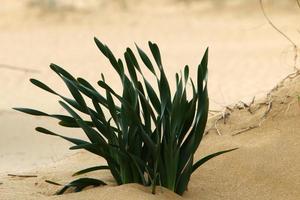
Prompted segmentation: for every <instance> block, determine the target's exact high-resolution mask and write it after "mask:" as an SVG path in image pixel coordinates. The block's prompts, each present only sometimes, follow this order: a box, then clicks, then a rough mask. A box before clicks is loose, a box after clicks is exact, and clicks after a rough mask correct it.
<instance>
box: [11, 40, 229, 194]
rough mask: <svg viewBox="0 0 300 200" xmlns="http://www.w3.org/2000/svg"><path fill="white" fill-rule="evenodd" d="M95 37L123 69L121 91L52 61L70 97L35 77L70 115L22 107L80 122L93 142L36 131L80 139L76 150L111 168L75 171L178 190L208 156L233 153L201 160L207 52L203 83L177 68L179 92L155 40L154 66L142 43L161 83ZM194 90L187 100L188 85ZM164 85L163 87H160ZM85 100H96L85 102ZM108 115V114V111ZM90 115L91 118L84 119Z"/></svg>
mask: <svg viewBox="0 0 300 200" xmlns="http://www.w3.org/2000/svg"><path fill="white" fill-rule="evenodd" d="M95 43H96V45H97V46H98V48H99V50H100V51H101V53H102V54H103V55H104V56H105V57H106V58H107V59H108V60H109V62H110V64H111V65H112V67H113V68H114V69H115V71H116V72H117V74H118V76H119V78H120V80H121V82H122V87H123V91H122V93H121V94H118V93H117V92H115V90H113V89H112V88H111V87H110V86H109V85H108V84H107V83H106V81H105V78H104V76H103V74H102V80H100V81H99V82H98V86H100V88H102V89H104V91H105V92H103V93H104V94H101V93H100V92H98V91H97V90H96V88H94V87H93V86H92V85H91V84H90V83H89V82H87V81H86V80H85V79H83V78H75V77H73V76H72V75H71V74H70V73H68V72H67V71H65V70H64V69H63V68H61V67H59V66H57V65H55V64H51V65H50V68H51V69H52V70H53V71H54V72H55V73H56V74H57V75H58V76H59V77H60V78H61V79H62V80H63V82H64V83H65V84H66V86H67V87H68V89H69V91H70V93H71V95H72V98H69V97H65V96H63V95H62V94H59V93H57V92H56V91H54V90H53V89H51V88H50V87H48V86H47V85H46V84H44V83H42V82H41V81H39V80H36V79H31V80H30V81H31V83H33V84H34V85H36V86H37V87H39V88H41V89H43V90H45V91H47V92H49V93H51V94H54V95H57V96H58V97H60V98H61V99H62V101H59V104H60V105H61V106H62V107H63V108H64V109H65V110H66V111H67V112H68V113H69V115H61V114H48V113H45V112H41V111H38V110H34V109H29V108H15V109H16V110H18V111H21V112H24V113H27V114H31V115H38V116H47V117H52V118H56V119H58V120H59V124H60V125H61V126H65V127H71V128H81V129H82V130H83V132H84V133H85V134H86V136H87V137H88V139H89V141H84V140H80V139H77V138H72V137H67V136H63V135H61V134H57V133H54V132H52V131H50V130H48V129H45V128H41V127H37V128H36V130H37V131H38V132H41V133H44V134H48V135H53V136H58V137H61V138H63V139H65V140H68V141H70V142H71V143H73V144H74V146H72V147H71V148H70V149H72V150H74V149H85V150H87V151H89V152H91V153H94V154H97V155H99V156H101V157H103V158H104V159H105V160H106V161H107V165H105V166H92V167H90V168H87V169H84V170H81V171H79V172H77V173H75V175H79V174H84V173H88V172H91V171H95V170H110V172H111V174H112V176H113V177H114V179H115V181H116V182H117V184H119V185H121V184H126V183H139V184H143V185H145V186H152V192H153V193H155V187H156V186H157V185H161V186H163V187H166V188H168V189H170V190H172V191H174V192H176V193H178V194H180V195H181V194H183V193H184V192H185V191H186V189H187V185H188V182H189V180H190V177H191V175H192V173H193V172H194V171H195V170H196V169H197V168H198V167H199V166H201V165H202V164H203V163H205V162H206V161H208V160H209V159H211V158H213V157H215V156H218V155H220V154H223V153H225V152H229V151H232V150H233V149H230V150H226V151H220V152H217V153H214V154H211V155H209V156H206V157H204V158H202V159H200V160H198V161H195V160H194V154H195V152H196V150H197V148H198V146H199V144H200V142H201V140H202V137H203V133H204V129H205V126H206V122H207V116H208V102H209V101H208V93H207V61H208V50H206V52H205V54H204V56H203V58H202V61H201V63H200V64H199V66H198V72H197V83H196V85H195V84H194V83H193V81H192V79H191V78H190V76H189V67H188V66H185V68H184V72H183V74H176V91H175V93H174V95H171V89H170V85H169V82H168V80H167V77H166V74H165V71H164V69H163V65H162V60H161V55H160V51H159V48H158V46H157V45H156V44H154V43H152V42H149V43H148V44H149V48H150V51H151V54H152V56H153V58H154V61H155V63H156V66H155V65H154V64H153V62H151V60H150V58H149V57H148V56H147V55H146V53H145V52H144V51H143V50H142V49H140V48H139V47H138V46H136V48H137V52H138V55H139V57H140V58H141V61H142V62H143V64H144V65H145V66H146V68H147V69H148V70H150V72H151V74H152V75H153V77H154V78H155V80H156V83H157V87H153V85H152V84H150V82H149V81H148V80H149V79H148V80H147V79H146V77H145V76H144V74H143V72H142V67H141V65H140V63H139V62H138V59H137V58H136V56H135V55H134V53H133V51H132V50H131V49H130V48H127V49H126V51H125V53H124V59H125V63H123V61H122V60H121V59H117V58H115V56H114V55H113V53H112V52H111V50H110V49H109V48H108V47H107V46H106V45H105V44H103V43H101V42H100V41H99V40H98V39H96V38H95ZM188 84H190V85H191V89H192V92H191V93H192V94H191V95H190V96H191V97H190V98H188V94H187V85H188ZM157 89H158V92H156V91H157ZM87 99H88V100H89V101H90V102H87ZM106 112H107V113H109V115H108V116H107V115H105V113H106ZM83 115H85V116H87V118H86V119H85V118H83V117H82V116H83ZM99 185H105V183H104V182H103V181H101V180H97V179H91V178H80V179H77V180H75V181H73V182H71V183H69V184H68V185H66V186H65V187H64V188H63V189H62V190H60V191H59V192H58V194H62V193H64V192H65V191H66V190H67V189H68V188H70V187H73V188H75V191H81V190H82V189H84V188H85V187H87V186H99Z"/></svg>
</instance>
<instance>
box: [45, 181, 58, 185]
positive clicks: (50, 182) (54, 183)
mask: <svg viewBox="0 0 300 200" xmlns="http://www.w3.org/2000/svg"><path fill="white" fill-rule="evenodd" d="M45 182H46V183H49V184H52V185H57V186H62V184H60V183H56V182H54V181H50V180H45Z"/></svg>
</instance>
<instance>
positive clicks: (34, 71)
mask: <svg viewBox="0 0 300 200" xmlns="http://www.w3.org/2000/svg"><path fill="white" fill-rule="evenodd" d="M0 68H4V69H9V70H13V71H21V72H26V73H28V72H29V73H39V72H40V71H38V70H35V69H27V68H22V67H16V66H11V65H5V64H0Z"/></svg>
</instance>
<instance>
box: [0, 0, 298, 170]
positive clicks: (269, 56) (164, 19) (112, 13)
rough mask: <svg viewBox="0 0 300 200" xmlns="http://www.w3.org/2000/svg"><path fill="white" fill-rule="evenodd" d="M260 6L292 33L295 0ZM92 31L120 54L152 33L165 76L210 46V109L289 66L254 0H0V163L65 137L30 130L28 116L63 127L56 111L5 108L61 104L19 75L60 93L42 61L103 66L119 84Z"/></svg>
mask: <svg viewBox="0 0 300 200" xmlns="http://www.w3.org/2000/svg"><path fill="white" fill-rule="evenodd" d="M221 2H222V3H221ZM265 8H266V11H267V13H268V15H269V17H270V18H271V19H272V21H273V22H274V23H275V24H276V25H277V26H278V27H279V28H280V29H281V30H282V31H284V32H285V33H286V34H287V35H288V36H289V37H291V38H292V40H293V41H296V42H298V41H300V40H299V38H300V34H299V32H298V31H299V29H300V26H299V18H300V9H299V8H298V9H297V6H296V3H295V1H275V0H273V1H271V0H269V1H266V7H265ZM94 36H97V37H98V38H99V39H100V40H102V41H103V42H104V43H106V44H108V46H109V47H111V50H112V51H113V52H115V53H116V54H117V55H118V56H119V57H121V56H122V53H123V51H124V50H125V48H126V47H127V46H130V47H132V48H133V47H134V42H136V43H137V44H138V45H139V46H141V47H143V49H145V50H146V52H149V51H148V49H147V41H148V40H151V41H153V42H156V43H158V45H159V47H160V48H161V52H162V56H163V62H164V66H165V69H166V72H167V75H168V77H169V79H170V81H171V83H172V86H174V80H175V77H174V74H175V72H179V71H180V70H181V69H182V68H183V67H184V65H185V64H188V65H190V67H191V73H192V74H193V75H194V78H196V75H195V72H196V68H197V64H198V63H199V62H200V59H201V57H202V54H203V52H204V51H205V48H206V47H207V46H209V48H210V55H209V95H210V103H211V106H210V108H211V109H213V110H222V109H223V108H224V107H225V106H226V105H228V104H233V103H235V102H237V101H239V100H243V101H245V102H249V101H250V100H251V99H252V98H253V96H256V97H262V96H264V95H265V94H266V93H267V92H268V91H269V90H270V89H271V88H272V87H273V86H274V85H275V84H276V83H277V82H278V81H279V80H281V79H282V78H283V77H285V76H286V75H287V74H288V73H290V72H292V71H293V56H294V55H293V49H292V47H291V45H290V43H289V42H288V41H287V40H286V39H285V38H283V37H282V36H281V35H279V34H278V33H277V32H276V31H274V29H273V28H272V27H270V25H269V24H268V23H267V21H266V19H265V18H264V16H263V15H262V12H261V10H260V7H259V4H258V1H241V0H227V1H217V0H212V1H208V0H207V1H205V0H202V1H200V0H199V1H191V0H164V1H162V0H161V1H159V0H152V1H150V0H149V1H147V0H144V1H136V0H114V1H112V0H110V1H109V0H86V1H83V0H81V1H80V0H77V1H76V0H73V1H71V0H61V1H60V0H22V1H20V0H2V1H1V6H0V72H1V73H0V97H1V98H0V173H6V172H12V171H18V170H24V169H31V168H34V167H37V166H44V165H47V164H48V163H50V162H56V161H58V160H60V159H62V158H63V157H65V156H67V155H69V154H70V152H68V150H67V145H66V143H65V142H63V141H61V140H59V139H57V138H52V137H49V136H43V135H38V134H36V133H35V131H34V127H35V126H37V125H44V126H46V127H50V128H52V129H53V130H57V131H59V132H63V133H65V130H64V129H61V128H58V127H57V126H56V125H55V121H49V120H47V119H42V118H35V117H31V116H26V115H23V114H18V113H16V112H14V111H12V110H11V107H34V108H39V109H41V110H44V111H47V112H49V113H56V112H62V109H61V107H60V106H59V105H58V104H57V98H56V97H54V96H52V95H49V94H47V93H45V92H43V91H41V90H39V89H37V88H36V87H34V86H33V85H31V84H30V83H29V81H28V79H29V78H31V77H35V78H37V79H39V80H42V81H44V82H45V83H47V84H49V85H50V86H52V88H53V89H55V90H58V91H61V92H62V93H66V90H65V87H64V85H63V83H62V81H61V80H60V79H59V78H58V77H57V76H55V74H54V73H52V72H51V71H50V69H49V67H48V66H49V64H50V63H56V64H59V65H60V66H63V67H65V68H66V69H67V70H69V71H70V72H71V73H72V74H74V75H75V76H81V77H84V78H86V79H87V80H89V81H91V83H93V84H94V85H96V84H95V83H96V81H97V80H99V79H100V73H101V72H102V73H104V75H106V77H107V78H108V79H109V81H110V82H111V84H112V86H113V88H116V89H117V90H119V89H120V88H119V86H120V82H119V81H118V79H117V77H116V75H115V73H114V71H113V70H112V68H111V67H110V66H109V64H108V62H107V61H106V60H105V59H104V57H103V56H102V55H101V54H100V52H99V51H98V50H97V48H96V46H95V45H94V43H93V37H94ZM24 70H25V71H24ZM66 95H69V94H68V93H66ZM68 132H70V133H71V134H77V135H78V134H79V133H78V132H76V133H73V131H68Z"/></svg>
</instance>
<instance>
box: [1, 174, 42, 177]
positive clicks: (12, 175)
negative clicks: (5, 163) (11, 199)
mask: <svg viewBox="0 0 300 200" xmlns="http://www.w3.org/2000/svg"><path fill="white" fill-rule="evenodd" d="M7 176H11V177H19V178H36V177H38V176H37V175H17V174H7Z"/></svg>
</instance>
